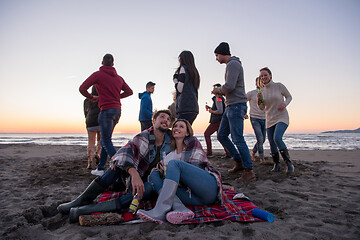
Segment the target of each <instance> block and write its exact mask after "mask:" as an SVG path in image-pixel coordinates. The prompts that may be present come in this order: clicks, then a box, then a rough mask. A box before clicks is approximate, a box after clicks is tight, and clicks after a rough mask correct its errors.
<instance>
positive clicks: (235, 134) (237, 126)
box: [212, 42, 256, 182]
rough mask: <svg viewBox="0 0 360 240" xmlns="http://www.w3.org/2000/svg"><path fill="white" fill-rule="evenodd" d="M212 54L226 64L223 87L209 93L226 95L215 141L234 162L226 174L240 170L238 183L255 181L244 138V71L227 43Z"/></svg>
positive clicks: (245, 108)
mask: <svg viewBox="0 0 360 240" xmlns="http://www.w3.org/2000/svg"><path fill="white" fill-rule="evenodd" d="M214 53H215V56H216V60H217V61H218V62H219V63H220V64H223V63H225V64H226V71H225V84H224V85H222V86H221V87H214V89H213V91H212V93H213V94H219V95H225V97H226V101H225V105H226V108H225V112H224V114H223V116H222V119H221V123H220V127H219V130H218V136H217V138H218V140H219V142H220V143H221V144H222V145H223V146H224V147H225V148H226V149H227V150H228V151H229V152H230V154H231V156H232V157H233V159H234V167H233V168H232V169H230V170H229V173H235V172H238V171H240V170H243V174H242V176H241V177H240V178H239V179H238V181H240V182H250V181H255V180H256V177H255V173H254V171H253V170H252V168H253V165H252V162H251V157H250V151H249V148H248V146H247V144H246V141H245V138H244V116H245V114H246V112H247V105H246V102H247V96H246V92H245V83H244V70H243V67H242V64H241V61H240V60H239V58H238V57H235V56H231V54H230V47H229V44H228V43H226V42H222V43H220V45H219V46H218V47H217V48H216V49H215V51H214ZM229 134H231V139H232V142H231V140H230V139H229ZM234 145H235V146H236V148H237V149H236V148H235V146H234Z"/></svg>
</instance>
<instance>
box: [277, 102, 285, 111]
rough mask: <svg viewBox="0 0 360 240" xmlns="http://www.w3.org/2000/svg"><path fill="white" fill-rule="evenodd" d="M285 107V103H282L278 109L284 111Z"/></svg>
mask: <svg viewBox="0 0 360 240" xmlns="http://www.w3.org/2000/svg"><path fill="white" fill-rule="evenodd" d="M285 108H286V105H285V103H282V104H280V105H279V107H278V110H279V111H282V110H284V109H285Z"/></svg>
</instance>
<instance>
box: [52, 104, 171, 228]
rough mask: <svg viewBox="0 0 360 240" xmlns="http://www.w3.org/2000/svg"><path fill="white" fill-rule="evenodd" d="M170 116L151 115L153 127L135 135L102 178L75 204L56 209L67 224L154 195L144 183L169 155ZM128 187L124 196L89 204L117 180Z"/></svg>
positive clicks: (94, 182)
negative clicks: (65, 215)
mask: <svg viewBox="0 0 360 240" xmlns="http://www.w3.org/2000/svg"><path fill="white" fill-rule="evenodd" d="M170 121H171V114H170V112H169V110H160V111H158V112H156V113H155V114H154V117H153V127H151V128H149V129H147V130H145V131H143V132H141V133H139V134H137V135H136V136H135V137H134V138H133V139H132V140H131V141H129V142H128V143H127V144H126V145H125V146H124V147H122V148H121V149H120V150H119V151H118V152H117V153H116V154H115V155H114V156H113V157H112V163H111V165H110V168H109V169H108V170H107V171H106V172H105V173H104V175H102V176H101V177H98V178H96V179H95V180H93V181H92V182H91V183H90V185H89V186H88V187H87V188H86V190H85V191H84V192H83V193H82V194H80V196H78V197H77V198H76V199H75V200H74V201H72V202H69V203H64V204H61V205H59V206H58V208H57V209H58V211H59V212H61V213H63V214H67V213H69V218H70V222H77V221H78V219H79V216H80V215H86V214H91V213H93V212H111V211H116V210H119V209H122V208H128V207H129V205H130V203H131V201H132V198H133V195H134V194H135V193H137V194H138V197H139V198H140V199H149V198H151V196H152V194H153V193H155V192H154V189H153V187H152V186H151V184H150V183H148V182H147V176H148V175H149V173H150V171H151V169H152V168H153V167H155V166H156V165H157V163H159V162H160V161H161V160H162V158H163V155H164V153H165V155H166V154H168V153H169V152H170V151H171V131H170V130H169V126H170ZM119 179H120V180H121V181H123V182H124V181H125V180H126V182H127V183H128V184H127V194H124V195H123V196H121V197H120V198H116V199H112V200H110V201H106V202H101V203H97V204H91V205H89V204H90V203H92V202H93V200H94V199H95V198H96V197H97V196H98V195H99V194H101V193H103V192H104V191H105V190H106V189H107V188H108V187H109V186H110V185H112V184H113V183H115V182H116V181H118V180H119Z"/></svg>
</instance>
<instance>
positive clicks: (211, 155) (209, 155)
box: [206, 153, 214, 158]
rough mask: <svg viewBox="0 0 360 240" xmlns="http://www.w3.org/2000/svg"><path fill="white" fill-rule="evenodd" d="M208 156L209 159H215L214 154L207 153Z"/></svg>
mask: <svg viewBox="0 0 360 240" xmlns="http://www.w3.org/2000/svg"><path fill="white" fill-rule="evenodd" d="M206 156H207V157H208V158H212V157H214V155H213V154H212V153H207V154H206Z"/></svg>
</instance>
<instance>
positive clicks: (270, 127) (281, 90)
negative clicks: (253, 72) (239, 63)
mask: <svg viewBox="0 0 360 240" xmlns="http://www.w3.org/2000/svg"><path fill="white" fill-rule="evenodd" d="M260 79H261V81H262V82H263V83H264V87H263V88H262V89H261V92H260V93H258V105H259V108H260V109H265V113H266V131H267V135H268V139H269V143H270V150H271V155H272V157H273V160H274V163H275V164H274V167H273V169H272V170H271V171H272V172H278V171H279V170H280V157H279V151H280V154H281V156H282V157H283V159H284V161H285V163H286V165H287V170H286V172H288V173H291V172H294V165H293V164H292V163H291V161H290V155H289V151H288V149H287V148H286V145H285V143H284V141H283V139H282V138H283V135H284V133H285V131H286V129H287V127H288V126H289V114H288V112H287V110H286V106H287V105H288V104H289V103H290V102H291V100H292V97H291V94H290V92H289V91H288V90H287V88H286V87H285V86H284V85H283V84H281V83H278V82H273V81H272V74H271V71H270V69H269V68H267V67H265V68H262V69H260ZM284 98H285V99H284ZM261 99H262V100H261Z"/></svg>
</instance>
